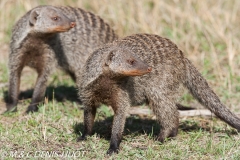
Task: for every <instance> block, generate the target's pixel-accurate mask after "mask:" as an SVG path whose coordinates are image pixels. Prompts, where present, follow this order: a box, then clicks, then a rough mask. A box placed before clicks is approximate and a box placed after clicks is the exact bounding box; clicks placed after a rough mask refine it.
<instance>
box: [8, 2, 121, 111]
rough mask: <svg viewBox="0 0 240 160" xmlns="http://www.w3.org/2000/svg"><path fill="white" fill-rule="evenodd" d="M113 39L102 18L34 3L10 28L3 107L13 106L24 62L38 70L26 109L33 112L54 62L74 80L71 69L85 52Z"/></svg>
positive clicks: (13, 108)
mask: <svg viewBox="0 0 240 160" xmlns="http://www.w3.org/2000/svg"><path fill="white" fill-rule="evenodd" d="M75 25H76V27H75ZM69 29H71V30H69ZM68 30H69V31H68ZM114 39H117V35H116V34H115V33H114V31H113V29H112V28H111V27H110V26H109V25H108V24H107V23H105V22H104V21H103V19H101V18H100V17H99V16H97V15H94V14H93V13H91V12H87V11H84V10H83V9H81V8H72V7H60V6H59V7H55V6H38V7H36V8H33V9H32V10H30V11H28V12H27V13H26V14H25V15H24V16H23V17H22V18H21V19H20V20H19V21H18V22H17V23H16V24H15V26H14V27H13V30H12V37H11V43H10V55H9V72H10V73H9V74H10V75H9V89H8V103H7V111H16V110H17V107H16V106H17V103H18V94H19V86H20V76H21V72H22V69H23V67H24V66H30V67H32V68H34V69H35V70H36V71H37V73H38V78H37V81H36V84H35V88H34V92H33V96H32V100H31V103H30V105H29V106H28V109H27V112H33V111H37V110H38V107H37V106H38V104H39V102H42V101H43V98H44V95H45V91H46V87H47V80H48V77H49V76H50V74H51V73H52V72H53V70H54V68H55V67H56V66H57V67H59V68H60V69H62V70H64V71H65V72H67V73H68V74H69V75H70V76H71V77H72V79H73V80H76V76H75V73H76V71H77V70H79V69H81V68H82V66H83V64H84V62H85V61H86V59H87V57H88V55H89V53H91V52H92V51H93V50H94V48H97V47H98V46H100V45H102V44H104V43H107V42H112V41H113V40H114Z"/></svg>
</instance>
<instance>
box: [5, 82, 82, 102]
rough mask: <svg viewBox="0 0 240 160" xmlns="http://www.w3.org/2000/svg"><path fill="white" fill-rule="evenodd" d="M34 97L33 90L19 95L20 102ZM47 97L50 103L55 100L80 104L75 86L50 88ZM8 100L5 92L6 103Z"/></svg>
mask: <svg viewBox="0 0 240 160" xmlns="http://www.w3.org/2000/svg"><path fill="white" fill-rule="evenodd" d="M32 95H33V89H28V90H25V91H21V92H20V94H19V97H18V99H19V100H25V99H30V98H31V97H32ZM45 97H47V98H48V100H49V101H51V100H53V98H54V99H55V100H56V101H58V102H64V101H72V102H78V103H80V100H79V99H78V95H77V89H76V88H75V87H74V86H64V85H61V86H48V87H47V90H46V94H45ZM7 99H8V91H4V101H5V102H7Z"/></svg>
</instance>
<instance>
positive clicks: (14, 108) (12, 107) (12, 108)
mask: <svg viewBox="0 0 240 160" xmlns="http://www.w3.org/2000/svg"><path fill="white" fill-rule="evenodd" d="M9 112H17V105H14V104H7V110H6V111H5V112H4V114H5V113H9Z"/></svg>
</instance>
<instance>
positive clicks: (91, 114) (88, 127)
mask: <svg viewBox="0 0 240 160" xmlns="http://www.w3.org/2000/svg"><path fill="white" fill-rule="evenodd" d="M96 110H97V107H96V106H93V105H84V122H83V123H84V131H83V135H82V136H80V137H78V139H77V141H82V140H86V137H87V136H90V135H91V134H92V128H93V123H94V119H95V115H96Z"/></svg>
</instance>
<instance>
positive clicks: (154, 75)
mask: <svg viewBox="0 0 240 160" xmlns="http://www.w3.org/2000/svg"><path fill="white" fill-rule="evenodd" d="M126 50H127V51H128V52H129V54H130V55H132V56H134V57H138V58H140V59H141V60H142V61H143V62H144V63H146V64H147V65H148V66H151V67H152V71H151V72H150V73H149V74H144V75H142V76H136V77H133V76H129V75H123V74H121V75H119V74H116V73H115V70H117V67H118V68H119V69H121V70H122V68H124V66H125V65H127V63H126V62H125V61H122V60H123V58H122V57H124V54H125V52H126ZM112 51H114V52H116V53H117V54H115V56H116V55H117V56H116V57H115V58H113V59H114V61H113V62H112V63H111V65H109V66H108V65H107V66H106V65H105V63H106V61H108V59H107V58H106V57H107V56H106V55H108V54H109V53H110V52H112ZM117 59H118V60H117ZM115 61H116V62H118V63H117V64H116V67H115V68H113V67H112V66H114V63H115ZM119 61H121V62H119ZM119 64H120V65H119ZM127 71H128V70H127ZM78 76H79V77H81V78H79V79H78V81H77V85H78V88H79V95H80V98H81V100H82V102H83V105H84V107H85V108H84V126H85V130H84V134H83V136H82V137H81V138H80V139H84V138H85V136H87V135H90V134H91V133H92V126H93V122H94V117H95V114H96V108H97V107H98V106H99V105H100V104H101V103H103V104H107V105H111V106H112V107H113V110H114V112H115V115H114V119H113V127H112V135H111V141H110V147H109V150H108V153H109V154H111V153H113V152H118V149H119V144H120V141H121V137H122V131H123V128H124V124H125V118H126V113H127V110H128V109H129V107H130V106H131V105H139V104H142V103H148V104H149V106H150V107H151V108H152V110H153V112H154V114H155V115H156V117H157V121H158V122H159V124H160V126H161V130H160V133H159V135H158V137H157V139H158V140H159V141H161V142H163V141H164V140H165V138H167V137H175V136H176V135H177V133H178V126H179V113H178V111H177V105H176V100H177V99H178V97H179V94H180V93H181V92H180V91H181V88H182V87H181V86H182V85H184V86H185V87H186V88H188V90H189V91H190V92H191V93H192V95H193V96H194V97H195V98H196V99H197V100H198V101H199V102H200V103H201V104H202V105H204V106H205V107H207V108H209V109H210V110H211V111H212V112H213V113H215V114H216V115H217V116H218V117H219V118H220V119H222V120H223V121H225V122H226V123H228V124H229V125H231V126H232V127H234V128H236V129H237V130H238V131H240V119H239V118H238V117H237V116H236V115H234V114H233V113H232V112H231V111H230V110H229V109H227V108H226V107H225V106H224V105H223V104H222V103H221V102H220V100H219V98H218V96H217V95H216V94H215V93H214V92H213V91H212V89H211V88H210V87H209V86H208V84H207V82H206V80H205V79H204V78H203V77H202V76H201V74H200V73H199V72H198V71H197V70H196V68H195V67H194V66H193V65H192V63H191V62H190V61H189V60H188V59H187V58H185V57H184V55H183V53H182V51H181V50H179V49H178V47H177V46H176V45H175V44H174V43H172V42H171V41H170V40H168V39H166V38H162V37H160V36H157V35H150V34H136V35H132V36H128V37H126V38H123V39H121V40H117V41H114V42H113V43H112V44H108V45H107V46H106V47H105V48H104V49H102V48H101V49H99V50H97V51H95V52H94V53H93V54H92V55H91V56H90V57H89V59H88V61H87V63H86V65H85V67H84V69H83V71H82V72H81V74H79V75H78Z"/></svg>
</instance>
